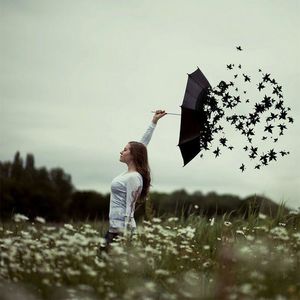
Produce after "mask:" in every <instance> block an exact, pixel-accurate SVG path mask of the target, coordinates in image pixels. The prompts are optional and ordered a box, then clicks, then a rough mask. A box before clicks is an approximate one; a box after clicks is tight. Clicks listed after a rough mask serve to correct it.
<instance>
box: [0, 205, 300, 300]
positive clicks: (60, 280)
mask: <svg viewBox="0 0 300 300" xmlns="http://www.w3.org/2000/svg"><path fill="white" fill-rule="evenodd" d="M283 206H284V205H283V204H282V207H283ZM197 209H198V207H197V206H195V207H193V210H192V212H191V214H190V216H189V217H188V218H187V219H184V218H177V217H172V216H165V217H161V218H152V220H151V221H146V220H144V221H142V223H140V224H138V231H137V233H136V234H135V235H134V236H133V237H132V239H131V240H130V239H129V238H128V237H126V236H125V237H122V238H120V239H119V240H118V241H117V242H115V243H113V244H112V248H111V250H110V252H109V254H106V253H100V254H99V252H98V248H99V245H100V244H101V243H103V238H102V237H103V236H104V234H105V231H106V230H107V223H106V222H104V223H103V222H102V223H101V222H81V223H78V222H74V223H69V224H51V223H48V222H46V221H45V220H44V219H43V218H41V217H37V218H36V219H35V220H34V221H30V220H28V218H27V217H26V216H23V215H19V214H16V215H14V216H13V219H12V221H11V222H6V223H1V225H0V298H1V299H5V300H10V299H14V300H16V299H22V300H29V299H30V300H35V299H53V300H54V299H55V300H62V299H64V300H65V299H80V300H82V299H86V300H88V299H128V300H129V299H135V300H137V299H145V300H151V299H166V300H169V299H171V300H172V299H173V300H177V299H178V300H181V299H232V300H234V299H276V300H284V299H300V251H299V250H300V211H299V210H294V211H290V212H289V213H283V210H279V211H278V214H277V216H275V217H273V218H270V217H268V216H266V215H264V214H261V213H260V214H254V213H251V212H250V213H249V215H248V216H247V218H231V216H230V214H224V215H223V216H222V217H217V216H215V217H211V218H206V217H205V216H204V215H203V214H201V212H198V211H197Z"/></svg>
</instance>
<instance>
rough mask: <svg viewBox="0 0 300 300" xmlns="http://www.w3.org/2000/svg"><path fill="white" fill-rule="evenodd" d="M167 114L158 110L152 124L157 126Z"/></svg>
mask: <svg viewBox="0 0 300 300" xmlns="http://www.w3.org/2000/svg"><path fill="white" fill-rule="evenodd" d="M166 114H167V113H166V111H165V110H156V111H155V115H154V116H153V119H152V122H153V123H154V124H157V122H158V120H159V119H160V118H162V117H163V116H165V115H166Z"/></svg>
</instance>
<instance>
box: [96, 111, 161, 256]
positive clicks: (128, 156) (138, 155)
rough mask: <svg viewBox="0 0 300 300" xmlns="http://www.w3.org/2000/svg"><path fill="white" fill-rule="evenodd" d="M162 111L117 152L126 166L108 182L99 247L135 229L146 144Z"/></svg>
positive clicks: (145, 182)
mask: <svg viewBox="0 0 300 300" xmlns="http://www.w3.org/2000/svg"><path fill="white" fill-rule="evenodd" d="M166 114H167V113H166V112H165V111H164V110H157V111H156V112H155V115H154V116H153V119H152V122H151V124H150V125H149V127H148V129H147V130H146V132H145V134H144V135H143V137H142V139H141V141H140V142H129V143H128V144H127V145H126V146H125V148H124V149H123V150H122V151H121V152H120V161H121V162H123V163H125V164H126V165H127V168H128V169H127V171H125V172H123V173H122V174H120V175H119V176H117V177H116V178H114V179H113V181H112V183H111V194H110V206H109V229H108V231H107V233H106V234H105V237H104V238H105V241H106V242H105V245H104V246H101V248H100V250H105V251H107V250H108V248H109V245H110V243H111V242H112V241H113V239H114V238H116V237H117V236H118V235H123V234H127V233H128V231H129V234H132V233H133V232H134V230H135V229H136V222H135V220H134V210H135V204H136V202H137V200H143V199H146V197H147V195H148V192H149V187H150V182H151V178H150V168H149V164H148V154H147V148H146V146H147V145H148V144H149V142H150V140H151V137H152V134H153V131H154V129H155V127H156V124H157V122H158V120H159V119H160V118H162V117H163V116H165V115H166Z"/></svg>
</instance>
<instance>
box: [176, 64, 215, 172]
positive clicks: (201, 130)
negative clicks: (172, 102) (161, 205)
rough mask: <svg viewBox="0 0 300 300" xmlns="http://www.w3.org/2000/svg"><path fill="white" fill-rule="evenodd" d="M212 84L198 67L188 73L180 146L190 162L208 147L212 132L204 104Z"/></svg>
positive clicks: (185, 159)
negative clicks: (208, 124)
mask: <svg viewBox="0 0 300 300" xmlns="http://www.w3.org/2000/svg"><path fill="white" fill-rule="evenodd" d="M210 87H211V86H210V84H209V82H208V80H207V79H206V77H205V76H204V74H203V73H202V72H201V71H200V69H199V68H197V70H196V71H194V72H193V73H191V74H188V81H187V86H186V90H185V94H184V99H183V103H182V105H181V124H180V135H179V143H178V146H179V148H180V151H181V155H182V158H183V161H184V166H185V165H186V164H188V163H189V162H190V161H191V160H192V159H193V158H194V157H195V156H196V155H197V154H198V153H199V152H200V151H201V149H202V148H204V149H207V144H208V143H209V142H210V139H209V137H210V136H211V132H210V129H209V126H207V122H208V117H207V115H206V113H205V110H204V106H205V104H206V103H207V99H208V94H209V88H210Z"/></svg>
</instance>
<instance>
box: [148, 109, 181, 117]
mask: <svg viewBox="0 0 300 300" xmlns="http://www.w3.org/2000/svg"><path fill="white" fill-rule="evenodd" d="M151 112H152V113H155V111H153V110H152V111H151ZM167 114H168V115H174V116H181V114H175V113H169V112H167Z"/></svg>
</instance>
